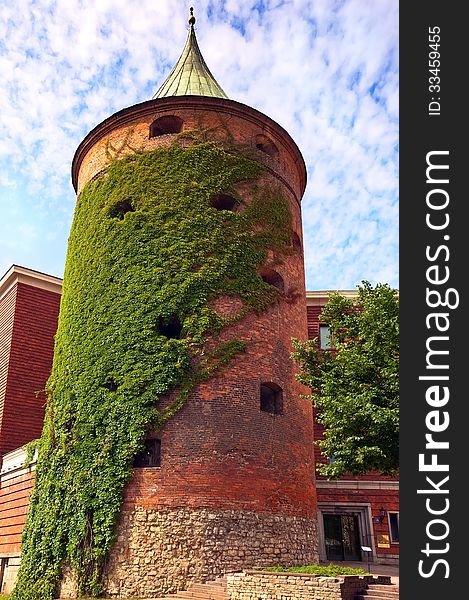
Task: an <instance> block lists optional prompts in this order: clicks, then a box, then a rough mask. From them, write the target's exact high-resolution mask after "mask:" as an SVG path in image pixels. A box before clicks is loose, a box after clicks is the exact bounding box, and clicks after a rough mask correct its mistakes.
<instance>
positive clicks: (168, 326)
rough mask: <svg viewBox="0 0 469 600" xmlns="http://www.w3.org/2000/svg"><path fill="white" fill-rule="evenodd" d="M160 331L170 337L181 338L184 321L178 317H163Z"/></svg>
mask: <svg viewBox="0 0 469 600" xmlns="http://www.w3.org/2000/svg"><path fill="white" fill-rule="evenodd" d="M158 331H159V332H160V333H161V335H164V336H165V337H167V338H168V339H179V338H180V337H181V332H182V323H181V321H180V320H179V319H178V318H177V317H170V318H169V319H163V318H162V319H160V320H159V322H158Z"/></svg>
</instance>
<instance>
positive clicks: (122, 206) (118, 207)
mask: <svg viewBox="0 0 469 600" xmlns="http://www.w3.org/2000/svg"><path fill="white" fill-rule="evenodd" d="M128 212H135V208H134V207H133V206H132V202H131V201H130V200H121V201H120V202H116V204H114V206H112V207H111V209H110V210H109V216H111V217H113V218H114V219H118V220H119V221H123V219H124V217H125V215H126V214H127V213H128Z"/></svg>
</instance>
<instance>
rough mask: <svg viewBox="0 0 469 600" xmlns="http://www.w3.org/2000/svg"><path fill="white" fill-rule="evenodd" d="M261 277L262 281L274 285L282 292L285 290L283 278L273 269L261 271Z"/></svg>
mask: <svg viewBox="0 0 469 600" xmlns="http://www.w3.org/2000/svg"><path fill="white" fill-rule="evenodd" d="M259 275H260V277H261V279H262V281H264V282H265V283H268V284H269V285H273V286H274V287H276V288H277V289H278V290H280V291H283V290H284V288H285V284H284V282H283V278H282V276H281V275H280V274H279V273H277V271H274V270H273V269H261V270H260V271H259Z"/></svg>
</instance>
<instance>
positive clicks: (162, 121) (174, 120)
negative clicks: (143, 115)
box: [150, 115, 183, 138]
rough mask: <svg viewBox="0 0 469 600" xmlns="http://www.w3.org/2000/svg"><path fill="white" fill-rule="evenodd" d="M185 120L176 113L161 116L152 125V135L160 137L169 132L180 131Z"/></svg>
mask: <svg viewBox="0 0 469 600" xmlns="http://www.w3.org/2000/svg"><path fill="white" fill-rule="evenodd" d="M182 126H183V120H182V119H180V118H179V117H176V116H175V115H168V116H166V117H160V118H159V119H156V121H153V123H152V124H151V125H150V137H151V138H153V137H158V136H160V135H166V134H168V133H179V132H180V131H181V130H182Z"/></svg>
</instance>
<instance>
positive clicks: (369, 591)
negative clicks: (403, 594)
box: [362, 586, 397, 598]
mask: <svg viewBox="0 0 469 600" xmlns="http://www.w3.org/2000/svg"><path fill="white" fill-rule="evenodd" d="M362 593H363V595H364V596H377V597H378V598H388V596H389V595H390V594H393V595H394V594H396V595H397V592H396V590H395V589H390V586H389V589H387V590H375V588H374V586H370V587H369V588H368V589H366V590H364V591H363V592H362Z"/></svg>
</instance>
